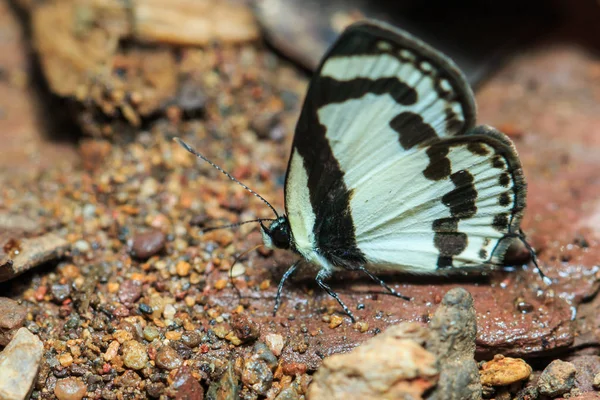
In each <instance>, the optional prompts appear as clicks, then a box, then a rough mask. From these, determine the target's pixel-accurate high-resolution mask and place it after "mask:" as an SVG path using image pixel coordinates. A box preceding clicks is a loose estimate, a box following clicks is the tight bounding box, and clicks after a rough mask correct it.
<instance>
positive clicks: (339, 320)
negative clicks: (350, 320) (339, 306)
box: [329, 315, 344, 329]
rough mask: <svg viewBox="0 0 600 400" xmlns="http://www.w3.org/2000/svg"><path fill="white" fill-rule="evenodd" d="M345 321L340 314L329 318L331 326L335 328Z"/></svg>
mask: <svg viewBox="0 0 600 400" xmlns="http://www.w3.org/2000/svg"><path fill="white" fill-rule="evenodd" d="M342 322H344V319H343V318H342V317H340V316H339V315H332V316H331V318H330V319H329V328H331V329H335V328H337V327H338V326H340V325H341V324H342Z"/></svg>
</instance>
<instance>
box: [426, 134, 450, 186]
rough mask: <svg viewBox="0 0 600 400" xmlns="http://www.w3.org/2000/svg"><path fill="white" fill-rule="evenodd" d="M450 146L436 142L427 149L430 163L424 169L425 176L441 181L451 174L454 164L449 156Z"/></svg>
mask: <svg viewBox="0 0 600 400" xmlns="http://www.w3.org/2000/svg"><path fill="white" fill-rule="evenodd" d="M448 151H449V150H448V146H447V145H445V144H443V143H436V144H433V145H431V146H430V147H429V148H428V149H427V156H428V157H429V165H428V166H427V167H426V168H425V170H424V171H423V175H424V176H425V178H427V179H429V180H432V181H439V180H442V179H444V178H447V177H449V176H450V173H451V171H452V165H451V164H450V159H449V158H448Z"/></svg>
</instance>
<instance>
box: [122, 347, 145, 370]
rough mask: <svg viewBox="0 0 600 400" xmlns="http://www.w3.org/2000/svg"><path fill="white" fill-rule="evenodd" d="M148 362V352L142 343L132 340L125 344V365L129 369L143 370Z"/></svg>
mask: <svg viewBox="0 0 600 400" xmlns="http://www.w3.org/2000/svg"><path fill="white" fill-rule="evenodd" d="M147 362H148V352H147V351H146V348H145V347H144V346H143V345H142V344H141V343H139V342H136V341H135V340H130V341H128V342H125V343H124V344H123V363H124V364H125V366H126V367H127V368H131V369H136V370H138V369H142V368H144V367H145V366H146V363H147Z"/></svg>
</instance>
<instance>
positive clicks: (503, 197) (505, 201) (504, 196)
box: [498, 192, 510, 207]
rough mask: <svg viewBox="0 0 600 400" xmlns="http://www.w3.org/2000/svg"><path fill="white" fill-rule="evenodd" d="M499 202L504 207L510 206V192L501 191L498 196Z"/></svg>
mask: <svg viewBox="0 0 600 400" xmlns="http://www.w3.org/2000/svg"><path fill="white" fill-rule="evenodd" d="M498 204H500V205H501V206H502V207H508V206H509V205H510V194H509V193H508V192H504V193H501V194H500V197H499V198H498Z"/></svg>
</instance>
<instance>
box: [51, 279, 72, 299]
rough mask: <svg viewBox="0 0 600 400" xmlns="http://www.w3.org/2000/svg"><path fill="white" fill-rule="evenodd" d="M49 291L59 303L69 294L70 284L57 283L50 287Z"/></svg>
mask: <svg viewBox="0 0 600 400" xmlns="http://www.w3.org/2000/svg"><path fill="white" fill-rule="evenodd" d="M50 293H52V298H53V299H54V301H55V302H57V303H59V304H60V303H62V302H63V301H65V300H66V299H68V298H69V296H71V286H70V285H68V284H58V283H57V284H54V285H52V286H51V287H50Z"/></svg>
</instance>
